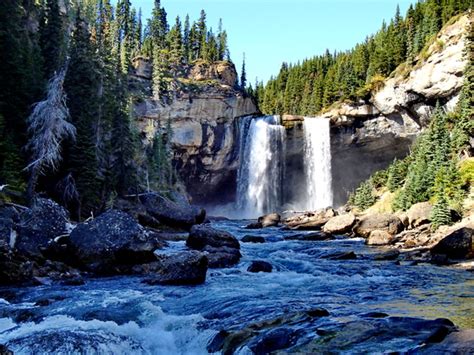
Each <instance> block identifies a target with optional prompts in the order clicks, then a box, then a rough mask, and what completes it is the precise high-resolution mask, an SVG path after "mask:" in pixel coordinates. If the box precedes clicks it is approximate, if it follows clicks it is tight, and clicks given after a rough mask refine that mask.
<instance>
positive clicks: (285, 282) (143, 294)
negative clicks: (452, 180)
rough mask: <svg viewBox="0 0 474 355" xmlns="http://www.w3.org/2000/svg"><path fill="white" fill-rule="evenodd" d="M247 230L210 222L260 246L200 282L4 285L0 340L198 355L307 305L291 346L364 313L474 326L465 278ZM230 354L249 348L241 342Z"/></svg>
mask: <svg viewBox="0 0 474 355" xmlns="http://www.w3.org/2000/svg"><path fill="white" fill-rule="evenodd" d="M245 224H246V221H220V222H215V223H213V226H214V227H215V228H219V229H224V230H227V231H229V232H231V233H232V234H234V235H235V236H236V237H237V238H238V239H241V238H242V237H243V236H244V235H247V234H251V235H259V236H263V237H265V239H266V243H263V244H252V243H241V248H242V255H243V257H242V259H241V261H240V263H239V264H238V265H237V266H235V267H232V268H228V269H210V270H208V273H207V279H206V282H205V283H204V284H203V285H199V286H194V287H184V286H148V285H146V284H143V283H142V282H141V281H142V278H140V277H113V278H100V279H99V278H97V279H88V280H87V281H86V284H85V285H82V286H76V287H72V286H38V287H26V288H8V289H7V288H2V289H0V343H7V345H8V346H9V348H11V349H12V350H13V351H14V352H15V353H16V354H30V353H37V354H46V353H61V354H69V353H86V354H91V353H100V354H106V353H110V354H112V353H113V354H131V353H138V354H141V353H143V354H206V353H207V350H206V345H207V344H208V342H209V341H210V340H211V339H212V338H213V337H214V336H215V334H216V333H217V332H218V331H219V330H222V329H242V328H244V327H245V326H247V325H249V324H254V323H256V322H259V321H264V320H269V319H273V318H276V317H279V316H281V315H283V314H292V313H294V312H298V311H304V310H308V309H312V308H315V307H321V308H324V309H326V310H327V311H328V312H329V316H328V317H322V318H318V319H317V320H311V321H307V322H306V321H304V320H303V321H302V322H298V323H297V324H296V323H295V324H294V325H291V324H289V325H288V327H292V326H294V327H298V331H299V333H298V334H300V336H299V337H298V339H299V340H298V342H299V343H301V342H304V341H305V339H309V338H310V337H311V336H313V337H314V334H315V333H314V332H315V330H316V329H318V328H321V327H324V326H325V325H328V324H334V323H338V322H347V321H351V320H356V319H360V317H362V316H363V315H364V314H367V313H369V312H385V313H387V314H389V315H390V316H410V317H421V318H427V319H434V318H439V317H443V318H449V319H450V320H452V321H453V322H454V323H455V324H456V325H458V326H460V327H464V328H474V317H472V315H473V314H474V278H473V274H472V273H470V272H467V271H462V270H455V269H452V268H446V267H437V266H433V265H429V264H418V265H414V264H412V263H410V262H404V261H402V262H401V264H399V263H397V262H395V261H393V260H392V261H391V260H385V261H376V260H374V259H373V255H375V254H378V253H381V252H382V251H383V250H381V249H378V248H370V247H367V246H365V244H364V243H363V240H361V239H346V238H342V237H341V238H338V239H336V240H330V241H294V240H293V241H292V240H284V237H285V236H289V235H293V234H295V232H294V231H282V230H280V229H277V228H267V229H263V230H252V231H249V230H245V229H243V228H242V226H243V225H245ZM185 248H186V247H185V244H184V242H173V243H171V250H172V251H174V250H181V249H185ZM344 251H353V252H354V253H355V254H356V255H357V259H354V260H331V259H327V258H322V256H324V255H330V254H332V253H336V252H344ZM252 260H264V261H267V262H269V263H271V264H272V265H273V272H271V273H250V272H247V267H248V266H249V265H250V263H251V261H252ZM2 297H3V298H2ZM45 299H48V300H49V301H44V300H45ZM41 300H43V301H41ZM38 301H40V302H38ZM37 302H38V303H37ZM374 346H375V345H374V344H371V343H370V342H369V343H368V344H367V346H366V348H365V349H363V351H367V352H371V351H380V350H383V348H375V347H374ZM392 346H393V345H392ZM238 352H239V353H242V354H247V353H250V350H249V349H248V347H246V346H241V347H240V348H239V349H238Z"/></svg>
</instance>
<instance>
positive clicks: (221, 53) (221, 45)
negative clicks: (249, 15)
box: [217, 19, 229, 60]
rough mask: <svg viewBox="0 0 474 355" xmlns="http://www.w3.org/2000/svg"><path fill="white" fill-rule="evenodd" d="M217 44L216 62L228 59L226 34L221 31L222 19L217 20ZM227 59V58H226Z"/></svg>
mask: <svg viewBox="0 0 474 355" xmlns="http://www.w3.org/2000/svg"><path fill="white" fill-rule="evenodd" d="M217 42H218V60H224V59H225V58H226V56H227V57H228V55H227V54H228V48H227V32H226V31H225V30H223V29H222V19H219V29H218V32H217ZM227 59H229V58H227Z"/></svg>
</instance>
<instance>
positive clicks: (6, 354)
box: [0, 344, 13, 355]
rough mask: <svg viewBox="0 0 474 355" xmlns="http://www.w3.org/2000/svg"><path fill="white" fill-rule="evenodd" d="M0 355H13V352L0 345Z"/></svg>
mask: <svg viewBox="0 0 474 355" xmlns="http://www.w3.org/2000/svg"><path fill="white" fill-rule="evenodd" d="M0 355H13V351H11V350H10V349H8V348H7V347H6V345H2V344H0Z"/></svg>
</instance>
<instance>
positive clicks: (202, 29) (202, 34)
mask: <svg viewBox="0 0 474 355" xmlns="http://www.w3.org/2000/svg"><path fill="white" fill-rule="evenodd" d="M196 41H197V43H198V46H199V47H198V53H197V58H203V55H204V53H205V52H206V44H207V26H206V12H205V11H204V10H201V14H200V16H199V20H198V22H197V24H196Z"/></svg>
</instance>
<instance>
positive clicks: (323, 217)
mask: <svg viewBox="0 0 474 355" xmlns="http://www.w3.org/2000/svg"><path fill="white" fill-rule="evenodd" d="M335 215H336V213H335V211H334V210H333V209H332V208H326V209H322V210H319V211H314V212H305V213H303V214H300V215H297V216H293V217H289V218H287V219H286V220H285V225H286V226H287V227H288V228H290V229H297V230H319V229H321V227H322V226H323V225H324V224H326V223H327V222H328V221H329V219H331V218H332V217H334V216H335Z"/></svg>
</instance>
